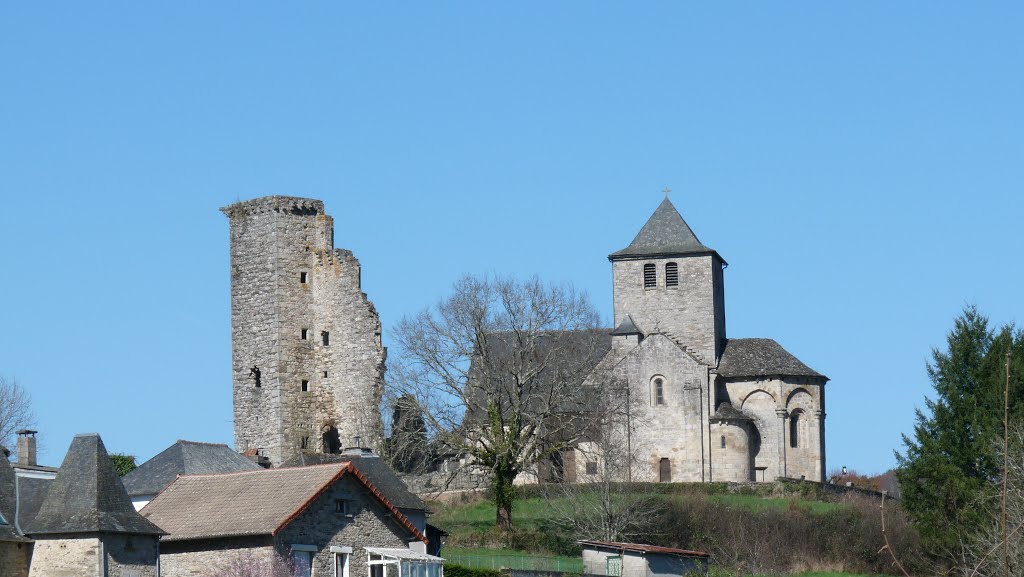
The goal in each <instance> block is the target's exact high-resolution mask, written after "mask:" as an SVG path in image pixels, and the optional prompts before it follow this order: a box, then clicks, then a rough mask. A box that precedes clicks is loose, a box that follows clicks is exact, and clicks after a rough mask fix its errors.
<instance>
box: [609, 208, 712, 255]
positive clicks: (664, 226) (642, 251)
mask: <svg viewBox="0 0 1024 577" xmlns="http://www.w3.org/2000/svg"><path fill="white" fill-rule="evenodd" d="M686 254H717V253H716V252H715V251H714V250H713V249H710V248H708V247H706V246H704V245H703V244H702V243H701V242H700V240H699V239H698V238H697V235H696V234H694V233H693V229H691V228H690V225H688V224H686V221H685V220H683V217H682V216H681V215H680V214H679V211H678V210H676V207H675V206H674V205H673V204H672V201H670V200H669V199H668V197H665V200H663V201H661V204H660V205H658V208H657V209H656V210H655V211H654V214H652V215H651V218H649V219H647V223H646V224H644V226H643V228H641V229H640V232H639V233H637V235H636V238H634V239H633V242H631V243H629V246H627V247H626V248H624V249H622V250H619V251H616V252H613V253H612V254H610V255H608V259H609V260H616V259H619V258H630V257H646V256H668V255H686ZM718 258H722V257H721V256H719V257H718ZM723 262H724V260H723Z"/></svg>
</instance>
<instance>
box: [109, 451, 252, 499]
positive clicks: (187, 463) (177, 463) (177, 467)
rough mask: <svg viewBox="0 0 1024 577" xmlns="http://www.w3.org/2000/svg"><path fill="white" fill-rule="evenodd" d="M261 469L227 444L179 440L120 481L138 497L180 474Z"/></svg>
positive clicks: (165, 483) (158, 489)
mask: <svg viewBox="0 0 1024 577" xmlns="http://www.w3.org/2000/svg"><path fill="white" fill-rule="evenodd" d="M259 468H260V466H259V465H257V464H256V463H254V462H253V461H252V460H250V459H247V458H245V457H243V456H242V455H239V454H238V453H236V452H235V451H234V450H233V449H231V448H230V447H228V446H227V445H223V444H213V443H197V442H195V441H182V440H179V441H178V442H176V443H174V444H173V445H171V446H170V447H167V448H166V449H164V450H163V451H162V452H161V453H160V454H158V455H157V456H155V457H153V458H152V459H150V460H148V461H146V462H145V463H143V464H141V465H139V466H138V468H136V469H135V470H134V471H132V472H130V473H128V474H127V475H125V476H124V477H123V478H122V479H121V481H122V482H123V483H124V488H125V489H126V490H127V491H128V495H129V496H132V497H136V496H139V495H155V494H157V493H159V492H160V491H162V490H163V489H164V487H166V486H167V485H170V484H171V482H172V481H174V479H176V478H177V477H178V475H197V474H202V473H237V472H240V471H254V470H256V469H259Z"/></svg>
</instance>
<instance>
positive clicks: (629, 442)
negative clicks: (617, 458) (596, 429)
mask: <svg viewBox="0 0 1024 577" xmlns="http://www.w3.org/2000/svg"><path fill="white" fill-rule="evenodd" d="M666 197H667V194H666ZM631 388H632V387H630V386H629V382H626V459H627V460H626V480H627V481H629V484H630V485H632V484H633V422H632V421H631V420H630V414H629V411H630V405H632V404H633V402H632V400H631V399H630V389H631Z"/></svg>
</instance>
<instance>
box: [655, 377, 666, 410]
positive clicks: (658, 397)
mask: <svg viewBox="0 0 1024 577" xmlns="http://www.w3.org/2000/svg"><path fill="white" fill-rule="evenodd" d="M654 404H655V405H664V404H665V379H663V378H661V377H655V379H654Z"/></svg>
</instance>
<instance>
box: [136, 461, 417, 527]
mask: <svg viewBox="0 0 1024 577" xmlns="http://www.w3.org/2000/svg"><path fill="white" fill-rule="evenodd" d="M347 474H351V475H353V476H354V477H355V478H356V479H357V480H358V481H359V482H361V483H362V484H363V485H364V486H366V487H367V489H369V491H370V492H371V493H372V494H373V495H374V496H376V497H377V498H378V499H379V500H380V502H381V503H382V504H383V505H384V506H385V508H387V509H388V510H390V511H391V513H392V514H393V515H394V516H395V518H396V519H397V520H398V522H399V523H400V524H401V525H403V526H404V527H405V528H406V529H407V530H408V531H409V533H410V534H411V535H413V536H414V537H415V538H417V539H420V540H422V541H426V537H425V536H424V535H423V534H422V533H420V532H419V531H418V530H417V529H416V527H414V526H413V525H412V523H411V522H410V521H409V520H408V519H407V518H406V517H405V516H404V515H402V513H401V511H399V510H398V509H397V508H396V507H395V506H394V504H392V503H391V502H390V501H389V500H388V499H387V498H386V497H384V495H383V494H382V493H381V492H380V491H379V490H378V489H377V488H376V487H374V486H373V484H372V483H370V481H369V480H368V479H367V478H366V476H365V475H363V474H362V473H361V472H360V471H359V469H358V468H356V467H355V466H353V465H352V464H351V463H348V462H344V463H334V464H329V465H314V466H310V467H290V468H286V469H260V470H258V471H245V472H241V473H221V474H213V475H185V476H182V477H178V479H177V480H176V481H174V482H173V483H171V484H170V486H168V487H167V488H166V489H164V490H163V491H162V492H161V493H160V494H159V495H157V496H156V498H154V499H153V500H152V501H150V502H149V504H148V505H146V506H145V507H143V508H142V511H141V513H142V514H143V515H144V516H145V517H146V518H147V519H149V520H150V521H152V522H154V523H156V524H158V525H160V526H161V527H162V528H164V529H165V530H166V531H168V533H169V534H168V535H167V536H165V537H164V538H163V540H164V541H187V540H191V539H212V538H220V537H241V536H254V535H275V534H277V532H278V531H280V530H281V529H282V528H284V527H285V526H286V525H287V524H288V523H290V522H291V521H292V520H293V519H295V518H296V517H297V516H298V515H300V514H301V513H302V512H303V511H304V510H305V509H306V508H307V507H308V506H309V505H310V504H312V503H313V501H314V500H316V498H317V497H318V496H320V495H321V494H322V493H323V492H324V491H326V490H327V489H328V488H329V487H330V486H331V485H333V484H334V482H335V481H337V480H338V479H339V478H341V476H342V475H347Z"/></svg>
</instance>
